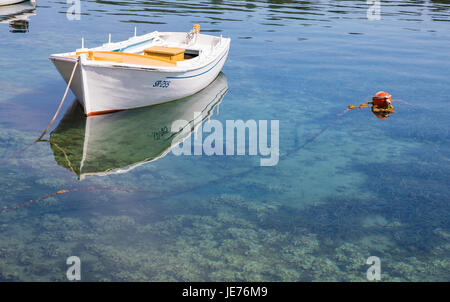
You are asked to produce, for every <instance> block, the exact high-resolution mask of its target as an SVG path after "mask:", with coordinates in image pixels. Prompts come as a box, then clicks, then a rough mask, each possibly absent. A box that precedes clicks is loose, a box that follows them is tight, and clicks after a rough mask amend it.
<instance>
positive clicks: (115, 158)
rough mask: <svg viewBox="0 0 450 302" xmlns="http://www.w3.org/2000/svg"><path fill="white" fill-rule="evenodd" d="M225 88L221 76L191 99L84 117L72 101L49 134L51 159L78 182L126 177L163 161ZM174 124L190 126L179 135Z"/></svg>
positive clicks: (203, 116) (225, 83) (224, 91)
mask: <svg viewBox="0 0 450 302" xmlns="http://www.w3.org/2000/svg"><path fill="white" fill-rule="evenodd" d="M227 90H228V83H227V79H226V77H225V75H224V74H223V73H220V74H219V76H218V77H217V78H216V79H215V80H214V81H213V82H212V83H211V84H210V85H209V86H208V87H206V88H205V89H203V90H201V91H200V92H198V93H196V94H194V95H192V96H189V97H186V98H184V99H180V100H178V101H174V102H170V103H165V104H160V105H154V106H150V107H144V108H139V109H132V110H125V111H121V112H116V113H111V114H107V115H100V116H92V117H86V116H85V115H84V112H83V108H82V106H81V105H80V104H79V103H78V101H74V102H73V104H72V105H71V107H70V108H69V109H68V111H67V112H66V114H65V115H64V117H63V119H62V120H61V122H60V123H59V125H58V127H57V128H56V129H55V130H54V131H53V132H52V133H51V134H50V146H51V148H52V150H53V153H54V157H55V160H56V162H57V163H58V164H59V165H60V166H62V167H64V168H67V169H70V170H71V171H72V172H74V173H75V174H76V175H77V176H78V177H79V179H83V178H84V177H85V176H86V175H89V176H90V175H108V174H113V173H114V174H116V173H126V172H128V171H130V170H132V169H134V168H135V167H137V166H140V165H142V164H144V163H148V162H151V161H154V160H157V159H159V158H161V157H164V156H165V155H166V154H167V153H168V152H169V151H170V150H171V147H172V146H174V145H176V144H178V143H180V142H182V141H183V140H184V139H186V138H187V137H189V136H190V134H191V133H192V131H194V130H195V128H196V127H198V126H199V125H201V123H202V122H203V121H204V120H205V119H206V118H208V117H210V116H211V115H212V114H213V111H214V107H215V106H216V105H218V104H219V103H220V102H221V101H222V99H223V97H224V96H225V94H226V92H227ZM177 120H185V121H189V122H188V123H187V124H186V125H185V126H184V128H183V129H180V130H179V131H178V132H171V126H172V123H173V122H174V121H177ZM186 129H189V131H186ZM183 130H184V131H183Z"/></svg>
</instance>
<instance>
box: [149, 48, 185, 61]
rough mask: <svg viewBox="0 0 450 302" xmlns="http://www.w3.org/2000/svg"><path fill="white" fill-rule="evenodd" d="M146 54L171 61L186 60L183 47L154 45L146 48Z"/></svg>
mask: <svg viewBox="0 0 450 302" xmlns="http://www.w3.org/2000/svg"><path fill="white" fill-rule="evenodd" d="M144 54H145V55H147V56H149V57H152V58H162V59H165V60H168V61H171V62H177V61H183V60H184V49H183V48H176V47H166V46H152V47H149V48H147V49H145V50H144Z"/></svg>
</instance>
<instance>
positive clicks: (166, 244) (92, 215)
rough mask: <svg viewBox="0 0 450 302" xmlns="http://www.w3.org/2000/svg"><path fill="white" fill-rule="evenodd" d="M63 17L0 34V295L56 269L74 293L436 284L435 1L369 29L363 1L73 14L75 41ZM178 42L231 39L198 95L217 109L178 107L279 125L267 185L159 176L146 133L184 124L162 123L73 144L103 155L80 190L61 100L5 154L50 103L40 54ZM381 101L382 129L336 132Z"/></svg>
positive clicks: (55, 13) (367, 124) (76, 118)
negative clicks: (161, 286) (186, 34)
mask: <svg viewBox="0 0 450 302" xmlns="http://www.w3.org/2000/svg"><path fill="white" fill-rule="evenodd" d="M68 7H69V5H67V4H65V3H64V1H40V0H38V6H37V8H36V10H35V11H34V12H32V13H33V14H35V15H32V16H30V17H29V24H28V29H23V27H24V26H23V25H22V30H20V28H19V30H17V27H20V26H18V25H17V24H16V30H15V29H14V28H13V27H11V26H10V24H9V23H8V22H10V21H8V20H6V17H1V16H0V20H3V21H6V23H0V33H1V34H0V35H1V40H0V41H1V42H0V156H1V159H0V160H2V162H1V163H0V192H1V194H0V210H2V212H1V214H0V280H1V281H10V280H13V281H17V280H42V281H45V280H67V279H66V270H67V268H68V265H66V259H67V257H69V256H78V257H80V259H81V265H82V280H84V281H110V280H111V281H135V280H149V281H332V280H337V281H353V280H356V281H364V280H367V279H366V271H367V269H368V268H369V265H368V264H366V260H367V258H368V257H370V256H377V257H379V258H380V260H381V269H382V274H381V280H382V281H450V257H449V255H450V222H449V215H450V205H449V201H450V200H449V195H450V189H449V188H450V186H449V179H450V178H449V176H450V175H449V174H450V173H449V172H450V159H449V154H450V152H449V151H450V144H449V129H450V122H449V113H450V112H449V109H448V101H449V95H450V85H449V78H450V42H449V41H450V2H449V1H444V0H440V1H432V0H426V1H406V0H399V1H381V20H378V21H369V20H368V19H367V15H366V13H367V9H368V8H369V5H368V4H367V3H366V1H326V0H323V1H201V2H193V1H192V2H190V1H120V2H112V1H81V10H82V15H81V20H79V21H69V20H68V19H67V18H66V11H67V9H68ZM0 15H1V11H0ZM194 23H199V24H200V25H201V31H202V32H203V33H210V34H213V35H223V36H225V37H231V39H232V42H231V52H230V57H229V60H228V62H227V63H226V65H225V67H224V69H223V72H224V76H223V78H222V80H223V82H221V83H219V84H220V85H222V86H220V85H219V84H217V87H216V88H211V89H212V90H211V91H212V92H211V93H213V92H216V91H215V90H214V89H219V88H220V89H225V90H226V87H228V92H227V94H226V95H225V96H224V97H223V95H221V94H218V99H217V100H214V98H210V97H208V96H207V97H205V96H200V97H199V96H194V97H193V98H191V99H190V100H185V101H186V104H188V102H190V103H189V104H192V106H200V107H201V108H206V109H207V110H206V111H208V114H211V117H210V118H211V119H213V120H218V121H220V122H221V123H223V124H225V122H226V121H227V120H238V119H242V120H244V121H246V120H256V121H259V120H279V125H280V127H279V128H280V131H279V139H280V160H279V163H278V165H276V166H273V167H261V166H260V165H259V159H260V158H259V157H258V156H249V155H247V156H206V155H198V156H175V155H174V154H172V153H170V152H169V153H168V154H167V155H165V156H162V155H164V153H165V152H166V151H167V150H166V149H167V146H168V145H167V142H166V141H164V140H161V139H160V138H161V137H163V138H164V135H165V134H166V130H165V128H164V127H163V126H167V125H170V121H171V119H172V117H173V116H174V117H175V118H176V117H178V116H179V113H176V112H177V110H179V111H180V112H184V113H186V112H188V111H189V110H188V109H186V110H185V109H183V104H181V105H180V104H176V105H173V106H172V105H171V106H172V107H171V106H166V107H159V108H147V109H142V110H140V111H136V112H133V113H126V114H122V115H115V116H113V117H111V118H107V119H104V120H102V121H101V123H100V122H99V125H97V126H96V127H90V129H91V130H92V129H94V130H92V131H94V132H93V134H92V135H91V137H92V136H95V135H97V136H98V137H99V138H102V139H103V140H101V139H99V140H98V141H97V142H96V141H93V140H91V141H90V145H88V147H89V148H92V150H91V151H92V152H93V154H94V155H92V161H91V162H90V163H89V165H88V167H87V168H84V169H85V171H84V172H86V173H85V174H86V175H85V176H84V177H80V175H81V174H83V171H82V170H83V169H80V163H81V161H82V154H83V151H82V150H83V144H84V142H85V138H86V129H87V127H86V123H87V121H86V120H85V119H84V118H83V117H81V115H80V114H79V112H78V111H79V107H77V104H76V102H75V103H73V104H71V103H72V101H74V96H73V95H69V97H68V101H66V103H65V105H64V107H63V113H65V112H67V114H66V115H65V116H64V120H62V121H61V119H62V118H63V114H61V115H60V116H59V117H58V120H57V122H56V123H55V125H54V126H53V128H52V131H53V132H52V133H51V134H50V135H48V134H47V136H46V139H47V140H49V141H44V142H39V143H36V144H34V145H32V146H31V147H29V148H28V149H25V150H21V149H22V148H24V147H26V146H28V145H30V144H31V143H32V142H33V140H35V139H36V138H37V137H38V136H39V134H40V133H41V132H42V131H43V129H45V127H46V126H47V124H48V122H49V120H50V119H51V117H52V116H53V114H54V112H55V110H56V107H57V105H58V103H59V101H60V99H61V97H62V95H63V93H64V89H65V83H64V81H63V80H62V79H61V77H60V76H59V74H58V72H57V71H56V69H55V68H54V67H53V65H52V64H51V62H50V61H49V60H48V56H49V54H51V53H58V52H66V51H71V50H73V49H75V48H79V47H80V45H81V37H82V36H83V37H84V38H85V43H86V46H88V47H91V46H96V45H99V44H101V43H104V42H106V41H107V37H108V33H111V34H112V39H113V41H120V40H123V39H127V38H128V37H130V36H132V35H133V31H134V27H135V26H137V31H138V34H143V33H147V32H151V31H154V30H158V31H189V29H190V28H191V26H192V24H194ZM219 86H220V87H219ZM220 89H219V90H220ZM219 90H217V91H219ZM379 90H385V91H388V92H389V93H391V94H392V96H393V99H394V106H395V110H396V113H394V114H392V115H391V116H390V117H389V118H388V119H385V120H381V119H378V118H376V117H375V116H374V115H373V114H372V113H371V112H370V109H364V110H363V109H361V110H354V111H350V112H347V113H345V114H344V115H342V113H343V112H344V111H345V109H346V108H347V106H348V105H349V104H356V105H357V104H360V103H362V102H365V101H368V100H369V99H370V97H371V96H372V95H373V94H374V93H375V92H377V91H379ZM222 97H223V99H222ZM209 99H211V100H210V101H211V102H209V101H208V100H209ZM206 101H208V102H206ZM205 102H206V103H208V104H209V105H208V106H210V107H207V106H206V103H205ZM218 102H220V105H219V108H220V110H219V112H218V113H217V103H218ZM180 106H181V107H180ZM189 106H191V105H189ZM189 106H188V107H189ZM192 106H191V107H192ZM202 106H203V107H202ZM205 106H206V107H205ZM214 106H215V107H214ZM180 108H181V109H183V110H181V109H180ZM77 110H78V111H77ZM206 111H205V112H206ZM77 112H78V114H77ZM159 112H162V113H161V114H159ZM170 114H174V115H173V116H172V115H170ZM177 114H178V115H177ZM205 118H206V116H205ZM204 123H206V121H204ZM160 126H161V127H160ZM102 127H103V128H102ZM197 127H199V125H197ZM55 128H57V129H56V130H55ZM96 129H100V130H98V132H95V131H96ZM111 129H115V130H117V129H119V130H118V131H116V132H114V133H113V132H111V131H110V130H111ZM102 131H103V132H102ZM141 137H142V139H140V138H141ZM138 138H139V139H138ZM84 147H86V146H84ZM19 150H21V151H20V152H18V151H19ZM61 150H64V152H63V151H61ZM130 167H131V168H130ZM114 168H121V169H122V170H120V171H121V172H123V173H109V172H108V171H113V172H117V170H115V169H114ZM95 172H103V173H100V174H101V175H97V174H96V173H95ZM90 174H94V175H92V176H90V177H89V176H87V175H90ZM59 190H68V191H69V192H67V193H65V194H55V192H57V191H59ZM49 195H50V196H49ZM30 200H32V201H33V202H32V203H29V204H25V205H24V203H27V202H28V201H30ZM16 206H18V207H17V208H16V209H14V207H16Z"/></svg>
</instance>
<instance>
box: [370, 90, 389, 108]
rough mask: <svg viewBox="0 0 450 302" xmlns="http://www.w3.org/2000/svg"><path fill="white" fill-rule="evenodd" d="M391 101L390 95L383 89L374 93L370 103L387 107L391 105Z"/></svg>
mask: <svg viewBox="0 0 450 302" xmlns="http://www.w3.org/2000/svg"><path fill="white" fill-rule="evenodd" d="M391 102H392V96H391V95H390V94H389V93H387V92H384V91H379V92H377V93H375V95H374V96H373V98H372V104H373V105H375V106H377V107H381V108H388V107H389V106H391Z"/></svg>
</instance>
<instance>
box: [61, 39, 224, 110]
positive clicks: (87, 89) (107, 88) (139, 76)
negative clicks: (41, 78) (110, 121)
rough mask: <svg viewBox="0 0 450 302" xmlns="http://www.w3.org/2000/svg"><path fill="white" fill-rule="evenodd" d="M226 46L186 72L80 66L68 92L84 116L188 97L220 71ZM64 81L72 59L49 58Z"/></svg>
mask: <svg viewBox="0 0 450 302" xmlns="http://www.w3.org/2000/svg"><path fill="white" fill-rule="evenodd" d="M228 51H229V46H228V47H227V48H226V49H225V50H224V51H223V52H222V53H221V54H220V55H219V56H217V57H216V59H215V60H213V61H211V62H210V63H208V64H207V65H205V66H202V67H201V68H198V69H196V70H189V71H186V72H167V71H160V70H152V69H150V68H139V67H125V66H92V65H89V64H83V58H82V57H81V58H80V64H79V65H78V67H77V70H76V71H75V74H74V78H73V80H72V84H71V87H70V88H71V90H72V92H73V93H74V94H75V95H76V97H77V98H78V100H79V101H80V102H81V103H82V104H83V106H84V111H85V114H86V115H87V116H92V115H98V114H104V113H109V112H114V111H120V110H125V109H132V108H139V107H144V106H149V105H155V104H160V103H164V102H168V101H173V100H177V99H180V98H184V97H187V96H190V95H192V94H195V93H197V92H198V91H200V90H202V89H203V88H205V87H206V86H208V85H209V84H210V83H211V82H212V81H213V80H214V79H215V78H216V77H217V75H218V74H219V72H220V71H221V70H222V67H223V65H224V64H225V61H226V59H227V57H228ZM52 61H53V63H54V64H55V66H56V68H57V69H58V71H59V72H60V74H61V75H62V77H63V78H64V80H65V81H66V82H68V81H69V79H70V75H71V73H72V70H73V67H74V64H75V62H76V61H75V60H74V59H70V58H52Z"/></svg>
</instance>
